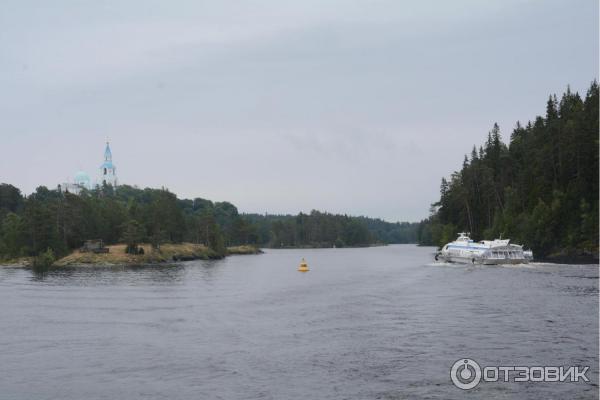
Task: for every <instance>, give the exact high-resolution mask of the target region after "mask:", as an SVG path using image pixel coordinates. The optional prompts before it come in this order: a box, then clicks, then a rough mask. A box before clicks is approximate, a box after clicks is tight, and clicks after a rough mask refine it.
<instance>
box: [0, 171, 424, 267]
mask: <svg viewBox="0 0 600 400" xmlns="http://www.w3.org/2000/svg"><path fill="white" fill-rule="evenodd" d="M417 226H418V224H409V223H396V224H392V223H388V222H385V221H382V220H377V219H369V218H365V217H349V216H346V215H333V214H328V213H321V212H318V211H313V212H311V213H310V214H303V213H300V214H298V215H297V216H292V215H284V216H274V215H257V214H245V215H244V214H240V213H239V212H238V210H237V208H236V207H235V206H234V205H233V204H231V203H229V202H212V201H210V200H206V199H202V198H195V199H193V200H190V199H178V198H177V196H176V195H175V194H173V193H171V192H170V191H168V190H166V189H150V188H145V189H139V188H137V187H133V186H128V185H121V186H118V187H116V188H113V187H112V186H111V185H103V186H102V187H96V188H95V189H93V190H82V192H81V193H80V194H78V195H75V194H72V193H68V192H62V191H59V190H50V189H48V188H46V187H44V186H40V187H38V188H37V189H36V191H35V192H34V193H32V194H30V195H27V196H24V195H23V194H22V193H21V191H20V190H19V189H18V188H16V187H15V186H13V185H10V184H6V183H4V184H0V259H9V258H17V257H22V256H38V255H40V254H45V253H46V252H47V251H48V250H49V251H51V253H52V254H53V255H55V256H57V257H60V256H63V255H66V254H67V253H69V252H70V251H71V250H72V249H76V248H79V247H81V246H82V244H83V242H84V241H85V240H88V239H102V240H103V241H104V242H105V243H106V244H114V243H121V242H123V243H126V244H127V245H128V246H127V249H128V251H130V252H136V251H138V250H137V245H138V244H139V243H151V244H152V246H153V247H154V248H160V245H161V244H163V243H181V242H190V243H199V244H205V245H206V246H208V247H210V248H211V249H213V250H214V251H215V252H216V253H217V254H220V255H223V254H225V251H226V247H227V246H236V245H243V244H251V245H257V246H267V247H296V246H313V247H331V246H334V245H336V246H339V247H344V246H367V245H371V244H374V243H406V242H413V243H415V242H416V240H417Z"/></svg>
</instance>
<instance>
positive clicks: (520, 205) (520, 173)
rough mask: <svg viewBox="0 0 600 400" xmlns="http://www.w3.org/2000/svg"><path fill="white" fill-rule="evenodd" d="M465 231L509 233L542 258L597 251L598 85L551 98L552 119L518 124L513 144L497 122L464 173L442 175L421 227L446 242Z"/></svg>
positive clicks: (480, 235) (423, 238)
mask: <svg viewBox="0 0 600 400" xmlns="http://www.w3.org/2000/svg"><path fill="white" fill-rule="evenodd" d="M459 231H467V232H471V236H472V237H473V238H474V239H475V240H480V239H492V238H495V237H499V236H500V235H502V236H503V237H506V238H510V239H512V240H513V241H514V242H517V243H523V244H524V245H525V246H526V247H529V248H531V249H532V250H533V251H534V254H536V256H540V257H546V256H549V255H553V254H554V255H556V254H558V253H562V254H565V253H567V254H595V255H596V256H597V254H598V84H597V82H596V81H594V82H592V84H591V85H590V87H589V89H588V91H587V93H586V95H585V97H584V98H582V97H581V96H580V95H579V94H578V93H573V92H571V90H570V89H569V88H567V90H566V92H565V93H564V94H563V95H562V96H561V98H560V99H558V98H557V97H556V95H552V96H550V97H549V99H548V101H547V104H546V115H545V117H541V116H538V117H536V118H535V120H533V121H529V122H528V123H527V124H525V125H522V124H521V123H519V122H517V123H516V126H515V128H514V129H513V131H512V133H511V135H510V139H509V142H508V144H505V143H504V141H503V140H502V137H501V133H500V128H499V127H498V125H497V124H494V126H493V128H492V130H491V131H490V132H489V133H488V136H487V140H486V142H485V144H484V145H483V146H480V147H479V148H477V147H473V150H472V151H471V154H470V156H466V155H465V158H464V161H463V164H462V168H461V169H460V171H456V172H454V173H453V174H452V175H451V176H450V179H446V178H442V182H441V185H440V199H439V201H437V202H436V203H434V204H433V205H432V208H431V215H430V217H429V218H428V219H426V220H425V221H422V224H421V226H420V227H419V230H418V240H419V243H421V244H424V245H437V246H441V245H443V244H445V243H447V242H449V241H452V240H454V239H455V237H456V236H455V235H456V233H457V232H459Z"/></svg>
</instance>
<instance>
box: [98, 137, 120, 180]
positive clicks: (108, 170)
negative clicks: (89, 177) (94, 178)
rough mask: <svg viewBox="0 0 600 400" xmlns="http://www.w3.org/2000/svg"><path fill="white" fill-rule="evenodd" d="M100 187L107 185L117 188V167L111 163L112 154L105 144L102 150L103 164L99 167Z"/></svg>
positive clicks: (108, 146)
mask: <svg viewBox="0 0 600 400" xmlns="http://www.w3.org/2000/svg"><path fill="white" fill-rule="evenodd" d="M99 183H100V185H102V184H107V185H112V186H113V187H116V186H117V167H116V166H115V165H114V164H113V162H112V152H111V151H110V145H109V144H108V142H106V148H105V149H104V162H103V163H102V165H101V166H100V182H99Z"/></svg>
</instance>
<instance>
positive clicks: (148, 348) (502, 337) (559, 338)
mask: <svg viewBox="0 0 600 400" xmlns="http://www.w3.org/2000/svg"><path fill="white" fill-rule="evenodd" d="M432 252H433V249H432V248H419V247H416V246H410V245H396V246H387V247H378V248H367V249H323V250H267V251H266V253H265V254H262V255H256V256H232V257H229V258H227V259H225V260H220V261H192V262H184V263H178V264H174V265H162V266H148V267H138V268H125V267H77V268H65V269H59V270H52V271H51V272H48V273H46V274H36V273H34V272H33V271H31V270H28V269H19V268H0V354H1V356H0V357H1V359H0V361H1V362H0V399H26V400H33V399H73V400H75V399H77V400H79V399H111V400H112V399H403V398H410V399H419V398H439V399H453V398H456V399H459V398H464V397H471V398H482V399H490V398H492V399H512V398H525V399H527V398H529V399H537V398H591V399H594V398H598V378H597V376H598V266H597V265H585V266H584V265H553V264H533V265H527V266H510V267H494V266H491V267H490V266H488V267H479V266H456V265H446V264H435V263H433V262H432ZM301 257H305V258H306V260H307V261H308V262H309V266H310V267H311V271H310V272H308V273H299V272H297V271H296V267H297V264H298V263H299V261H300V259H301ZM463 357H469V358H472V359H474V360H476V361H478V362H480V363H481V364H482V365H567V366H568V365H589V366H591V371H590V373H589V374H588V376H589V377H590V378H591V379H592V382H591V383H578V384H574V383H573V384H571V383H570V384H564V383H562V384H561V383H535V384H534V383H495V384H494V383H482V384H480V385H479V386H478V387H477V388H476V389H473V390H471V391H468V392H464V391H461V390H460V389H458V388H456V387H454V386H453V385H452V383H451V381H450V378H449V370H450V367H451V365H452V364H453V363H454V361H456V360H457V359H459V358H463Z"/></svg>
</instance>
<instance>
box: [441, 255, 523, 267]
mask: <svg viewBox="0 0 600 400" xmlns="http://www.w3.org/2000/svg"><path fill="white" fill-rule="evenodd" d="M436 260H438V261H443V262H448V263H455V264H480V265H503V264H528V263H529V260H528V259H526V258H483V259H482V258H477V257H459V256H447V255H441V254H439V255H437V256H436Z"/></svg>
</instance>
